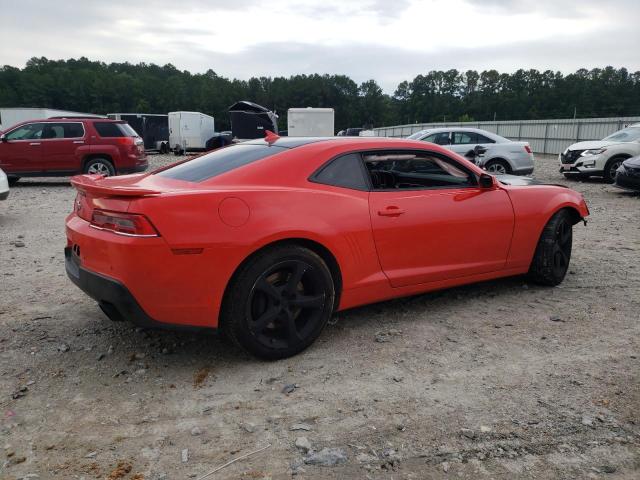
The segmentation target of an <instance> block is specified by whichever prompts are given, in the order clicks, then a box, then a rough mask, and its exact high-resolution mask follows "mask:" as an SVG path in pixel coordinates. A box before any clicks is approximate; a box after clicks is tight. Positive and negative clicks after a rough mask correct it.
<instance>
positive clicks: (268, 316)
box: [251, 305, 280, 333]
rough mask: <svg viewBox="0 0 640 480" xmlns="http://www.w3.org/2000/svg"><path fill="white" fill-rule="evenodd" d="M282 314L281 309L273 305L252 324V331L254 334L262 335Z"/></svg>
mask: <svg viewBox="0 0 640 480" xmlns="http://www.w3.org/2000/svg"><path fill="white" fill-rule="evenodd" d="M279 313H280V308H279V307H277V306H275V305H273V306H271V307H269V308H267V310H265V311H264V312H263V313H262V314H261V315H260V316H259V317H258V318H257V320H256V321H255V322H253V323H252V324H251V330H252V331H253V332H254V333H260V332H262V331H263V330H264V329H265V328H267V327H268V326H269V324H270V323H271V322H273V321H274V320H275V319H276V318H278V315H279Z"/></svg>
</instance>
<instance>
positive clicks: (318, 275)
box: [221, 245, 335, 360]
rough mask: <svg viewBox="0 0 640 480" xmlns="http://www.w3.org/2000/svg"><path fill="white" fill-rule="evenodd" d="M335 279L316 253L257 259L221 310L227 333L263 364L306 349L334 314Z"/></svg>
mask: <svg viewBox="0 0 640 480" xmlns="http://www.w3.org/2000/svg"><path fill="white" fill-rule="evenodd" d="M334 299H335V291H334V284H333V279H332V277H331V273H330V271H329V269H328V267H327V265H326V264H325V262H324V261H323V260H322V259H321V258H320V257H319V256H318V255H316V254H315V253H314V252H312V251H311V250H308V249H306V248H304V247H300V246H298V245H283V246H278V247H275V248H272V249H269V250H267V251H265V252H262V253H259V254H258V255H257V256H256V257H255V258H252V259H250V261H248V262H247V263H246V264H245V265H244V266H243V267H241V269H240V270H239V271H238V272H237V273H236V275H235V276H234V280H233V281H232V283H231V285H230V286H229V289H228V291H227V295H226V296H225V301H224V304H223V310H222V316H221V326H222V330H223V332H224V333H225V334H226V335H227V336H228V337H230V338H231V339H232V340H234V341H235V343H237V344H238V345H240V346H241V347H242V348H243V349H245V350H246V351H248V352H249V353H251V354H252V355H255V356H257V357H260V358H265V359H270V360H274V359H279V358H286V357H289V356H291V355H295V354H296V353H298V352H300V351H302V350H304V349H305V348H307V347H308V346H309V345H310V344H311V343H313V341H314V340H315V339H316V338H317V337H318V336H319V335H320V332H321V331H322V329H323V328H324V326H325V325H326V323H327V321H328V320H329V318H330V317H331V314H332V313H333V306H334V305H333V304H334Z"/></svg>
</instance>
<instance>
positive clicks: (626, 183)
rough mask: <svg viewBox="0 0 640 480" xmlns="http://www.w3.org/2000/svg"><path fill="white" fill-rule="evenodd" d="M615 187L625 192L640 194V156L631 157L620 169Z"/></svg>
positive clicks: (617, 172)
mask: <svg viewBox="0 0 640 480" xmlns="http://www.w3.org/2000/svg"><path fill="white" fill-rule="evenodd" d="M614 185H615V186H616V187H619V188H623V189H625V190H635V191H638V192H640V156H637V157H631V158H629V159H627V160H625V161H624V162H622V165H620V167H618V170H617V171H616V177H615V182H614Z"/></svg>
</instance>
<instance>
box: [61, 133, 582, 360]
mask: <svg viewBox="0 0 640 480" xmlns="http://www.w3.org/2000/svg"><path fill="white" fill-rule="evenodd" d="M498 179H499V180H498ZM71 182H72V184H73V185H74V186H75V188H76V189H77V190H78V196H77V198H76V202H75V208H74V209H73V212H72V213H71V214H70V215H69V216H68V217H67V220H66V226H67V228H66V234H67V246H66V248H65V265H66V271H67V274H68V276H69V277H70V279H71V280H72V281H73V282H74V283H75V284H76V285H77V286H78V287H80V288H81V289H82V290H84V291H85V292H86V293H87V294H88V295H89V296H91V297H92V298H93V299H95V300H96V301H97V302H98V304H99V306H100V308H101V309H102V311H103V312H104V313H105V314H106V315H107V316H108V317H109V318H111V319H113V320H130V321H133V322H135V323H138V324H140V325H143V326H169V325H171V324H176V325H181V326H192V327H199V328H216V327H219V328H221V329H222V330H223V331H224V332H225V333H226V334H227V335H226V336H227V338H229V339H231V340H232V341H234V342H236V343H237V344H239V345H240V346H242V347H243V348H244V349H246V350H247V351H249V352H250V353H252V354H254V355H257V356H259V357H263V358H268V359H277V358H284V357H288V356H291V355H294V354H296V353H298V352H300V351H302V350H303V349H304V348H306V347H308V346H309V345H310V344H311V343H312V342H313V341H314V340H315V339H316V338H317V337H318V335H320V333H321V331H322V329H323V328H324V326H325V325H326V324H327V321H328V320H329V318H330V317H331V315H332V313H333V312H334V311H339V310H344V309H348V308H352V307H355V306H358V305H364V304H367V303H372V302H379V301H381V300H386V299H390V298H395V297H400V296H406V295H415V294H417V293H420V292H426V291H429V290H436V289H442V288H446V287H452V286H456V285H462V284H466V283H471V282H477V281H485V280H489V279H493V278H499V277H506V276H511V275H521V274H527V273H528V274H529V275H530V277H531V279H532V280H533V281H535V282H537V283H540V284H543V285H548V286H554V285H558V284H559V283H560V282H562V280H563V278H564V276H565V274H566V272H567V269H568V267H569V261H570V257H571V243H572V228H573V225H575V224H576V223H578V222H579V221H580V220H582V219H583V218H584V217H586V216H587V215H588V214H589V211H588V209H587V206H586V203H585V201H584V198H583V197H582V195H581V194H579V193H578V192H575V191H573V190H571V189H569V188H567V187H564V186H558V185H543V184H541V182H536V181H535V180H533V179H531V178H526V177H507V176H506V175H503V176H499V177H497V178H496V177H494V176H492V175H490V174H488V173H487V172H485V171H484V170H482V169H481V168H479V167H477V166H476V165H474V164H472V163H470V162H468V161H466V160H464V159H462V158H460V157H459V156H458V155H455V154H453V153H452V152H451V151H449V150H446V149H444V148H442V147H439V146H437V145H433V144H430V143H425V142H416V141H411V140H403V139H393V138H372V137H369V138H348V137H347V138H345V137H330V138H302V137H286V138H280V137H279V136H277V135H274V134H271V135H269V136H267V137H266V138H264V139H258V140H249V141H246V142H243V143H239V144H236V145H232V146H229V147H226V148H221V149H219V150H215V151H214V152H211V153H208V154H205V155H201V156H199V157H196V158H193V159H190V160H187V161H185V162H181V163H178V164H175V165H171V166H167V167H166V168H163V169H161V170H156V171H154V172H151V173H148V174H143V175H128V176H126V177H114V178H99V177H95V176H90V175H81V176H77V177H74V178H73V179H72V180H71ZM141 251H144V255H141V254H140V252H141Z"/></svg>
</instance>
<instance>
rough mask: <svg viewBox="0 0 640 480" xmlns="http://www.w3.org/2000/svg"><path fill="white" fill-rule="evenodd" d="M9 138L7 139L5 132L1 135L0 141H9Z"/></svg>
mask: <svg viewBox="0 0 640 480" xmlns="http://www.w3.org/2000/svg"><path fill="white" fill-rule="evenodd" d="M8 141H9V140H7V137H6V135H5V134H4V133H3V134H2V135H0V142H2V143H4V142H8Z"/></svg>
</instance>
